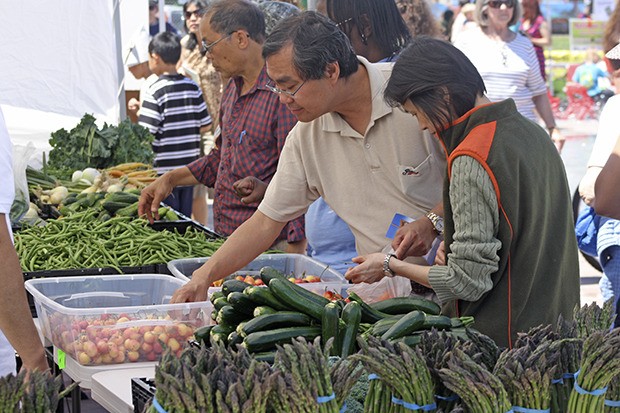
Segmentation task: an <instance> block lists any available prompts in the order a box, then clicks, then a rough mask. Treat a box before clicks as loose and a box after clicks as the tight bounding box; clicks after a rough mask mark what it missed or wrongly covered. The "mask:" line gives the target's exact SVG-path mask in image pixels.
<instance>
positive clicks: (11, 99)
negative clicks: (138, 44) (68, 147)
mask: <svg viewBox="0 0 620 413" xmlns="http://www.w3.org/2000/svg"><path fill="white" fill-rule="evenodd" d="M143 27H148V3H147V0H88V1H84V0H54V1H44V2H35V3H32V2H28V3H24V2H17V1H3V2H0V39H2V41H0V56H1V57H0V79H1V80H0V105H2V110H3V112H4V115H5V118H6V121H7V126H8V128H9V134H10V136H11V137H12V141H13V143H14V144H25V143H27V142H29V141H32V142H33V143H34V144H35V147H37V148H39V149H43V150H45V149H47V148H49V146H48V144H47V140H48V139H49V135H50V133H51V132H53V131H55V130H57V129H59V128H61V127H64V128H66V129H70V128H72V127H73V126H75V125H76V124H77V123H78V121H79V119H80V118H81V117H82V116H83V115H84V114H85V113H91V114H93V115H94V116H95V117H96V118H97V119H98V121H100V122H102V123H103V122H108V123H114V124H116V123H118V122H119V121H120V120H121V119H122V118H124V116H125V104H124V102H125V99H124V92H123V79H124V77H125V73H126V70H125V68H124V66H125V59H126V58H127V56H128V55H129V51H130V49H131V48H132V47H133V37H134V34H135V33H136V32H139V31H140V30H141V29H142V28H143Z"/></svg>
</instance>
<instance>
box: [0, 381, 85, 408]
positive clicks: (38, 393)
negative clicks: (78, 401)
mask: <svg viewBox="0 0 620 413" xmlns="http://www.w3.org/2000/svg"><path fill="white" fill-rule="evenodd" d="M77 385H78V383H72V384H71V385H70V386H69V387H67V388H66V389H65V390H63V391H61V390H60V389H61V388H62V377H61V376H57V377H53V376H52V375H50V374H48V373H46V372H39V371H31V372H30V373H29V376H28V380H26V372H25V371H21V372H20V373H18V374H17V376H15V375H13V374H10V375H8V376H6V377H1V378H0V412H2V413H12V412H24V413H48V412H55V411H56V409H57V408H58V403H59V401H60V399H62V398H63V397H65V396H66V395H67V394H68V393H69V392H71V390H73V388H74V387H75V386H77Z"/></svg>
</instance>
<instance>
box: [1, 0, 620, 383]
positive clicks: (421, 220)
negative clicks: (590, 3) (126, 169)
mask: <svg viewBox="0 0 620 413" xmlns="http://www.w3.org/2000/svg"><path fill="white" fill-rule="evenodd" d="M156 3H157V2H150V7H149V12H150V15H149V16H150V22H149V27H148V35H149V36H150V37H149V41H148V49H147V50H146V52H144V53H137V58H136V60H135V61H133V62H132V65H131V66H132V67H131V68H130V70H132V73H134V75H135V76H136V78H142V79H145V80H144V81H143V82H144V87H143V88H142V90H141V92H140V94H139V96H136V97H133V99H131V100H130V102H129V107H128V109H129V112H131V113H133V114H135V115H136V116H137V120H138V122H139V123H140V124H142V125H143V126H145V127H147V128H148V129H149V130H150V131H151V133H152V134H153V135H154V136H155V140H154V142H153V150H154V152H155V160H154V167H155V168H156V170H157V171H158V172H159V173H160V176H159V177H158V179H157V180H156V181H155V182H153V183H152V184H151V185H149V186H148V187H147V188H145V189H144V190H143V191H142V195H141V197H140V202H139V213H140V214H144V215H146V217H147V218H148V219H149V220H151V221H152V220H154V219H157V218H158V216H157V211H158V208H159V205H160V202H162V201H164V202H166V203H168V204H170V205H172V206H173V207H174V208H176V209H178V210H180V211H181V212H183V213H185V214H186V215H191V214H192V213H193V214H194V215H195V216H196V217H197V219H199V220H200V221H203V222H204V221H206V211H207V206H206V188H207V187H208V188H212V189H213V198H214V199H213V215H214V216H213V221H214V229H215V231H216V232H218V233H220V234H222V235H225V236H227V237H228V238H227V240H226V242H225V243H224V244H223V245H222V247H221V248H220V249H219V250H218V251H217V252H216V253H215V254H214V255H213V257H212V258H211V259H210V260H208V262H207V263H206V264H204V265H203V266H202V267H200V268H199V269H198V270H196V271H195V272H194V274H193V275H192V278H191V281H190V282H188V283H187V284H186V285H184V286H183V287H181V288H180V289H179V290H177V291H176V292H175V293H174V295H173V297H172V302H185V301H196V300H205V299H206V298H207V291H208V289H209V286H210V285H211V284H212V283H213V282H215V281H217V280H220V279H222V278H224V277H226V276H228V275H229V274H231V273H233V272H235V271H237V270H239V269H240V268H242V267H243V266H245V265H246V264H248V263H249V262H250V261H251V260H253V259H254V258H255V257H256V256H258V255H259V254H261V253H263V252H264V251H265V250H267V249H270V248H275V249H280V250H283V251H286V252H290V253H300V254H308V255H310V256H312V257H314V258H316V259H317V260H319V261H322V262H325V263H326V264H328V265H330V266H331V267H333V268H336V269H337V270H339V271H341V272H342V273H343V274H344V275H345V277H346V279H348V280H349V281H351V282H353V283H362V282H365V283H375V282H378V281H381V280H383V279H384V278H392V277H395V276H399V277H403V278H404V279H406V280H407V282H410V285H411V291H412V293H413V294H419V295H424V296H426V297H429V298H432V299H434V300H436V301H437V302H439V303H440V304H441V305H442V308H443V312H444V313H445V314H448V315H457V314H458V315H460V316H474V317H475V319H476V328H477V329H479V330H480V331H481V332H483V333H485V334H487V335H489V336H490V337H492V338H493V339H494V340H495V341H496V342H497V343H498V344H499V345H500V346H506V347H510V346H512V344H513V342H514V340H515V339H516V337H517V333H518V332H520V331H527V330H528V329H529V328H531V327H534V326H537V325H539V324H554V323H555V322H556V321H557V318H558V316H560V315H562V316H563V317H565V318H570V317H572V311H573V308H574V307H575V305H577V304H579V264H578V261H577V257H578V246H577V242H576V239H575V233H574V224H573V216H572V213H571V208H570V204H569V203H570V201H569V200H570V193H569V188H568V183H567V178H566V173H565V170H564V165H563V162H562V159H561V157H560V152H561V150H562V146H563V143H564V138H563V137H562V135H561V134H560V133H559V131H558V130H557V125H556V123H555V119H554V116H553V112H552V111H551V105H550V102H549V95H548V91H547V87H546V85H545V79H546V68H545V63H544V55H543V53H542V48H543V47H545V46H547V45H549V43H550V29H549V27H548V25H547V23H546V21H545V19H544V17H542V15H541V13H540V6H539V4H538V1H537V0H523V1H522V2H519V1H517V0H476V1H475V4H474V3H469V2H463V3H462V4H461V5H460V10H459V11H458V13H456V17H454V18H453V16H449V15H447V16H445V17H446V18H445V19H444V21H443V22H437V21H436V20H435V19H434V18H433V17H432V13H431V11H430V8H429V6H428V4H426V2H425V1H423V0H397V1H394V0H320V1H318V2H317V11H302V10H300V9H299V8H298V7H297V5H294V4H290V3H281V2H277V1H267V2H262V3H260V4H257V3H254V2H251V1H249V0H213V1H206V0H189V1H187V2H185V3H184V6H183V13H184V18H185V20H184V21H185V27H184V28H185V34H184V36H183V37H181V36H180V34H179V33H177V32H176V29H174V28H173V27H166V30H165V31H163V32H159V26H158V24H156V23H155V21H156V16H157V13H158V9H157V7H156V6H157V5H156ZM610 26H611V24H610ZM146 33H147V30H146V28H145V30H144V34H146ZM614 36H615V37H616V38H615V40H609V41H608V43H606V46H605V48H606V49H605V52H609V53H608V54H607V56H608V57H607V60H606V61H607V62H608V64H609V67H610V68H611V70H610V73H611V75H610V78H611V79H612V80H614V79H617V78H620V52H619V51H618V47H615V46H616V45H617V44H618V42H619V41H620V35H619V34H618V30H612V29H608V36H607V37H608V38H610V39H611V38H613V37H614ZM614 47H615V48H614ZM140 56H142V59H140ZM585 70H586V69H585V68H584V69H583V70H582V71H580V72H576V74H575V79H574V80H575V81H580V79H581V76H582V74H581V73H582V72H583V71H585ZM616 99H617V96H614V97H611V98H610V99H609V100H608V102H607V105H606V106H605V109H604V110H603V112H602V114H601V119H600V128H599V133H598V136H597V140H596V144H595V149H594V151H593V154H592V157H591V159H590V162H589V164H588V167H589V169H588V174H587V179H584V180H583V182H582V186H581V193H582V196H583V197H584V199H585V200H586V202H587V203H588V204H589V205H592V207H593V209H594V210H595V211H596V213H598V214H600V215H604V216H605V217H606V218H605V219H604V220H603V221H601V222H603V223H604V224H601V228H600V229H599V234H600V237H601V238H599V250H598V251H597V255H598V258H599V259H600V261H601V264H602V267H603V270H604V275H605V277H604V279H603V281H602V283H601V288H602V289H603V292H604V295H605V297H612V296H614V297H616V299H617V297H618V295H619V294H620V265H618V262H617V260H618V259H620V255H619V254H620V225H619V224H618V222H620V221H618V219H620V198H619V197H620V196H619V195H618V194H619V193H618V191H617V190H616V188H617V187H618V181H619V180H620V140H618V133H617V132H616V130H617V128H616V127H615V126H616V121H615V119H614V115H615V113H617V108H616V106H618V105H619V104H620V102H619V101H617V100H616ZM8 143H9V139H8V136H7V134H6V132H5V128H4V125H3V119H2V116H1V114H0V144H1V146H0V158H1V159H2V162H1V163H0V167H1V168H5V167H6V165H10V162H9V161H8V160H9V159H10V153H9V151H8V149H7V148H8ZM2 172H3V173H2V174H0V177H1V178H0V179H3V180H4V179H9V180H10V177H11V171H10V169H9V170H4V169H3V171H2ZM9 186H10V185H1V187H2V188H6V187H9ZM595 193H596V194H597V195H596V196H595ZM1 195H2V197H1V198H0V250H2V253H3V256H5V257H9V258H8V259H9V261H10V262H9V265H6V266H4V268H3V270H2V279H3V281H5V282H6V284H5V285H6V288H4V289H3V292H2V295H3V296H4V298H5V302H9V303H11V305H7V306H5V307H6V308H5V310H6V309H9V308H10V309H11V311H10V312H7V311H3V312H0V328H1V330H2V332H4V335H2V334H0V352H1V351H6V350H7V349H11V347H10V346H9V344H8V343H9V342H10V343H11V344H12V345H13V347H14V348H15V349H16V350H17V351H18V353H19V354H20V356H22V360H23V363H24V368H26V369H35V368H37V369H45V368H47V366H46V361H45V357H44V353H43V349H42V347H41V346H40V341H39V340H38V339H37V340H32V339H31V338H32V337H34V336H36V330H35V328H34V325H30V323H29V322H27V323H24V320H25V319H28V318H29V317H26V316H25V315H26V312H27V306H26V301H25V295H24V291H23V285H22V283H21V278H20V277H21V271H20V270H19V263H18V261H17V256H16V254H15V252H14V249H13V248H12V245H11V237H10V226H9V225H8V224H7V221H6V219H5V216H6V215H7V214H8V212H9V209H10V205H11V203H10V199H11V198H12V193H11V192H10V191H5V190H4V189H3V191H2V194H1ZM594 201H596V202H594ZM397 214H402V215H405V216H407V217H409V218H410V219H411V222H409V223H406V224H405V225H402V226H401V227H400V228H399V229H398V230H397V231H396V234H395V235H394V237H393V239H390V238H387V236H386V231H387V230H388V228H389V226H390V223H391V222H392V221H393V219H394V218H395V216H397ZM434 245H439V247H438V248H437V249H436V251H435V250H434V249H433V246H434ZM429 252H431V256H430V259H429V256H428V254H429ZM429 260H430V261H429ZM550 291H552V292H553V293H552V294H550ZM541 309H542V310H541ZM18 319H19V320H18ZM17 323H19V324H17ZM17 325H19V328H16V326H17ZM5 335H6V339H8V342H7V340H6V339H5ZM10 351H12V350H10ZM4 359H6V357H4V356H3V357H2V360H4ZM14 370H15V365H14V364H9V365H6V366H5V365H3V364H0V375H1V374H6V373H8V372H10V371H14Z"/></svg>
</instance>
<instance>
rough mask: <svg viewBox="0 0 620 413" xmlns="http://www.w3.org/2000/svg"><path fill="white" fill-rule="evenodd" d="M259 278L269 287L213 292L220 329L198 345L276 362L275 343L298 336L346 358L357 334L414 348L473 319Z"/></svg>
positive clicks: (428, 304)
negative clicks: (333, 297)
mask: <svg viewBox="0 0 620 413" xmlns="http://www.w3.org/2000/svg"><path fill="white" fill-rule="evenodd" d="M260 277H261V280H262V281H263V283H264V284H265V285H266V286H267V287H259V286H251V285H249V284H247V283H245V282H243V281H239V280H227V281H225V282H224V283H223V284H222V289H221V291H218V292H215V293H213V295H212V296H211V302H212V303H213V306H214V311H213V314H212V318H213V319H214V320H215V321H216V323H217V324H216V325H212V326H206V327H203V328H201V329H198V330H197V331H196V332H195V338H196V340H197V341H199V342H202V343H203V344H204V345H206V346H209V345H210V343H211V340H212V339H213V340H215V341H218V342H222V343H224V344H227V345H230V346H235V345H237V344H239V345H242V346H243V347H245V348H247V350H248V351H250V352H251V353H254V354H255V355H256V356H257V357H258V358H259V359H263V360H266V361H270V360H273V356H274V352H275V350H276V346H277V345H282V344H285V343H290V342H291V340H292V339H293V338H295V337H303V338H305V339H306V340H313V339H314V338H316V337H318V336H321V338H322V342H323V343H326V342H327V340H329V339H330V338H334V344H333V346H332V348H331V355H335V356H340V357H346V356H348V355H349V354H353V353H355V352H356V351H357V341H356V339H357V336H358V335H359V334H362V335H366V336H367V335H373V336H377V337H381V338H383V339H385V340H391V341H395V340H401V341H404V342H405V343H406V344H410V345H414V344H417V343H418V342H419V332H421V331H424V330H429V329H431V328H436V329H438V330H448V331H453V332H454V334H463V336H464V337H465V338H466V336H465V334H464V328H465V326H466V325H468V324H471V323H472V322H473V318H471V317H464V318H453V319H451V318H449V317H445V316H441V315H439V313H440V307H439V305H437V304H436V303H434V302H432V301H429V300H425V299H423V298H416V297H401V298H392V299H389V300H385V301H382V302H379V303H376V304H372V305H369V304H367V303H365V302H364V301H363V300H362V299H361V298H360V297H359V296H357V295H356V294H354V293H351V294H350V297H349V300H350V301H349V302H346V301H344V300H338V301H330V300H328V299H327V298H325V297H322V296H320V295H317V294H314V293H312V292H311V291H308V290H306V289H304V288H303V287H301V286H299V285H298V284H295V283H292V282H290V281H289V280H287V279H286V277H285V275H284V274H282V273H281V272H279V271H277V270H275V269H274V268H271V267H264V268H262V269H261V271H260Z"/></svg>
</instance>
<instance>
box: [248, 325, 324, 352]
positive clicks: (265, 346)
mask: <svg viewBox="0 0 620 413" xmlns="http://www.w3.org/2000/svg"><path fill="white" fill-rule="evenodd" d="M320 335H321V327H315V326H313V327H285V328H276V329H275V330H267V331H257V332H256V333H252V334H249V335H248V336H247V337H246V338H244V339H243V346H244V347H245V348H247V349H248V351H249V352H251V353H257V352H261V351H268V350H272V349H274V348H275V347H276V345H282V344H285V343H290V341H291V340H292V339H294V338H295V337H303V338H305V339H306V340H313V339H314V338H316V337H317V336H320Z"/></svg>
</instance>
